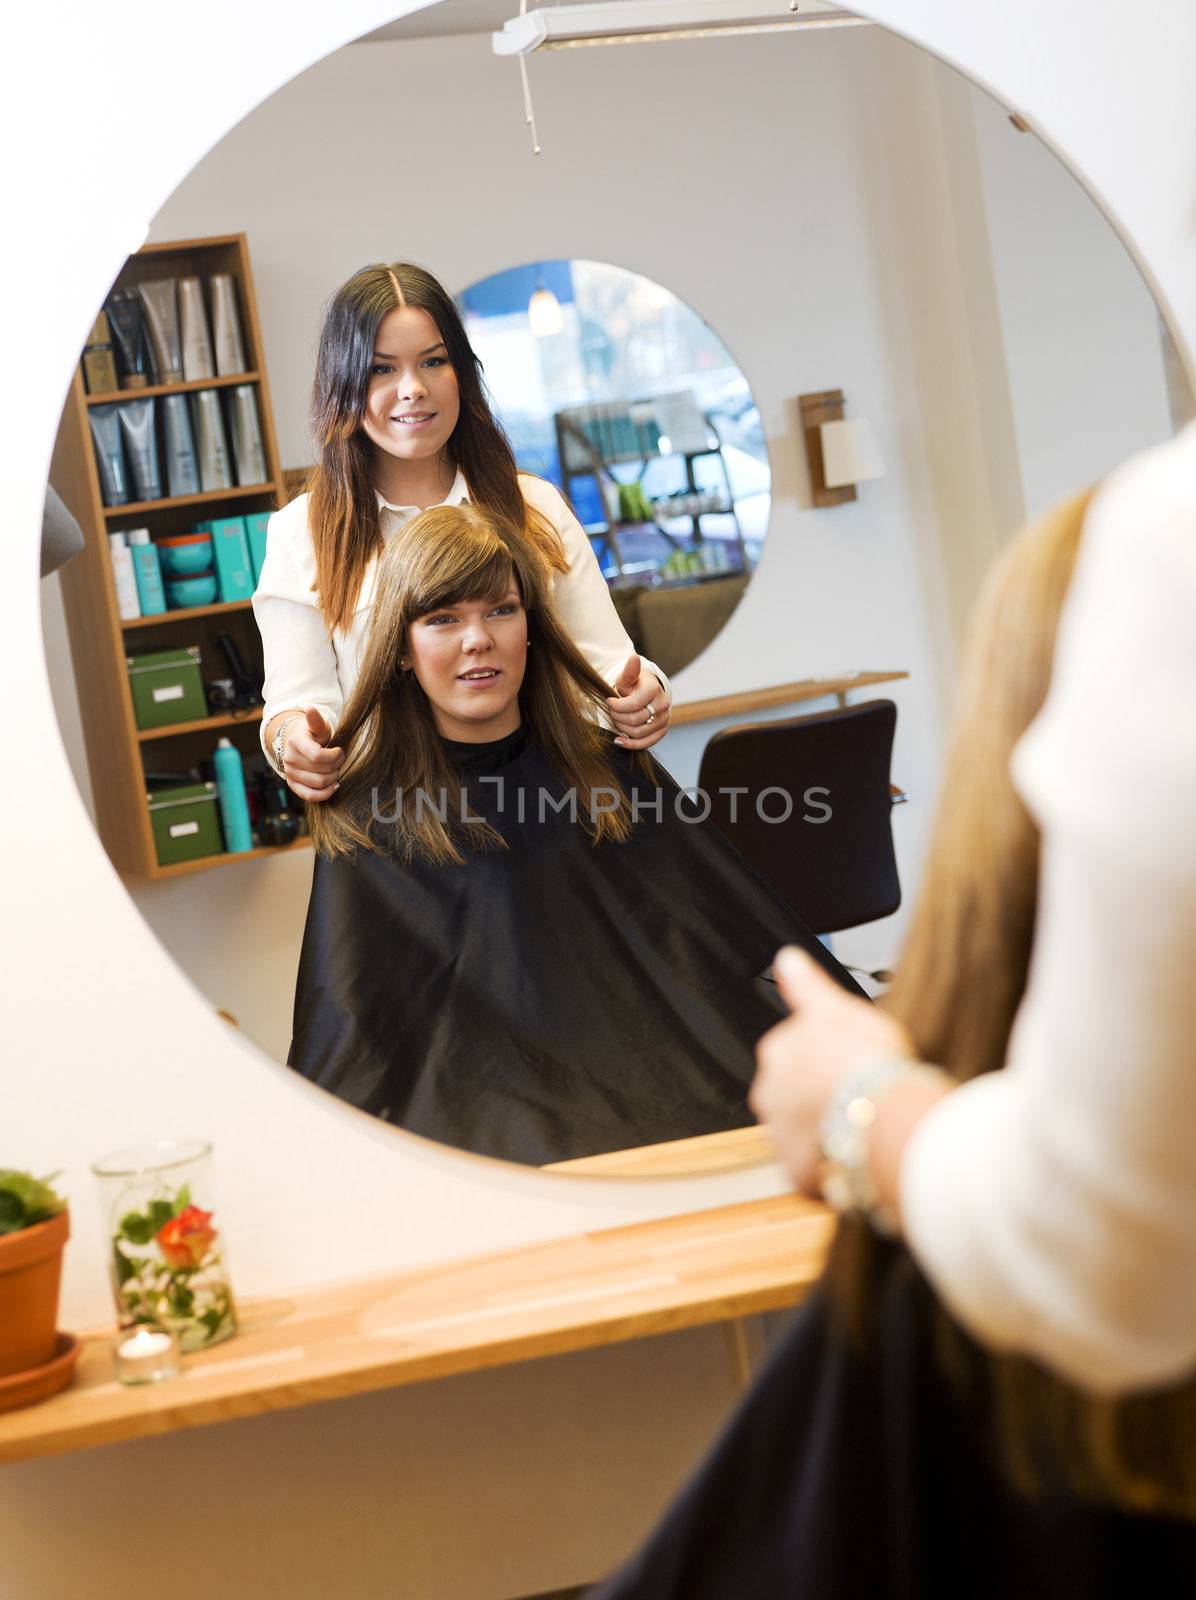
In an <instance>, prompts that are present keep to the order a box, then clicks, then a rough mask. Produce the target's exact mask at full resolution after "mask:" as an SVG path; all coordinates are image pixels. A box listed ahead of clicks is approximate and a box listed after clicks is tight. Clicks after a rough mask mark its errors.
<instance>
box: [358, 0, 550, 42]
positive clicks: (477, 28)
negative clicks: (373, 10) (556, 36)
mask: <svg viewBox="0 0 1196 1600" xmlns="http://www.w3.org/2000/svg"><path fill="white" fill-rule="evenodd" d="M529 9H530V5H529ZM518 15H519V0H441V3H440V4H439V5H433V6H428V7H427V8H426V9H425V10H423V11H416V12H414V13H413V14H412V15H411V16H409V17H401V18H400V19H399V21H398V22H388V23H387V24H386V26H385V27H384V28H376V29H375V30H374V32H373V33H367V34H365V35H364V36H363V37H362V38H360V39H359V40H358V41H357V43H358V44H381V43H383V42H384V41H385V40H387V39H431V38H435V37H436V36H437V35H438V34H445V33H497V32H498V31H499V30H500V29H501V28H502V25H503V23H504V22H505V21H506V20H507V18H508V17H517V16H518Z"/></svg>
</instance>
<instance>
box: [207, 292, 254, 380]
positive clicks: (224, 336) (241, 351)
mask: <svg viewBox="0 0 1196 1600" xmlns="http://www.w3.org/2000/svg"><path fill="white" fill-rule="evenodd" d="M208 281H209V283H210V285H211V293H212V338H213V340H214V341H215V345H216V371H217V373H218V374H219V375H220V377H222V378H224V377H228V376H230V375H231V374H232V373H234V372H244V371H245V346H244V343H243V342H242V339H241V318H240V315H239V313H238V311H237V286H236V283H235V282H234V281H233V277H232V274H231V273H228V272H214V273H213V274H212V276H211V278H210V279H209V280H208Z"/></svg>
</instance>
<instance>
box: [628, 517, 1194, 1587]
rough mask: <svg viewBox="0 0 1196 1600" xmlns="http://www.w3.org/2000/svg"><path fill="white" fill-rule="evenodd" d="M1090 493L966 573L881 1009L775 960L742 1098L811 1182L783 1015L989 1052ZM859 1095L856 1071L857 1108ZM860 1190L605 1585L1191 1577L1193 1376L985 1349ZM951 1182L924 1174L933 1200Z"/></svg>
mask: <svg viewBox="0 0 1196 1600" xmlns="http://www.w3.org/2000/svg"><path fill="white" fill-rule="evenodd" d="M1088 503H1089V496H1088V495H1081V496H1079V497H1077V498H1075V499H1073V500H1071V501H1069V502H1067V503H1066V504H1065V505H1062V506H1061V507H1059V508H1058V509H1057V510H1056V511H1054V512H1053V513H1051V514H1050V515H1048V516H1047V517H1045V518H1044V519H1042V520H1041V521H1040V522H1039V523H1038V524H1037V525H1036V526H1034V527H1033V528H1032V529H1030V530H1029V531H1028V532H1027V533H1026V534H1024V535H1023V536H1022V537H1021V538H1020V539H1019V540H1018V541H1016V542H1015V544H1014V545H1013V546H1012V547H1011V548H1010V550H1009V551H1008V552H1007V554H1006V556H1005V558H1004V559H1003V560H1002V561H1001V563H1000V564H999V566H998V568H997V570H996V571H995V573H994V574H993V576H992V579H991V581H990V583H989V585H988V588H987V590H986V593H985V596H984V599H983V601H982V604H981V607H980V610H979V612H978V615H977V618H976V622H975V625H974V629H973V634H972V638H971V644H970V648H969V652H968V655H967V660H966V663H965V668H964V672H963V675H962V680H961V684H960V691H959V703H958V712H957V716H956V726H955V730H954V737H953V740H952V743H951V746H950V750H949V754H948V757H947V761H946V765H945V771H944V778H943V786H942V800H941V804H940V810H939V816H938V818H937V822H936V827H935V832H934V835H933V842H932V846H931V849H930V852H929V855H928V859H927V864H926V868H925V873H924V877H923V881H922V886H921V890H920V893H919V896H918V901H917V905H916V908H915V911H914V915H913V918H912V922H911V926H910V931H909V935H908V938H907V942H906V946H905V949H904V951H903V953H902V957H901V960H900V963H899V965H898V969H897V975H896V979H895V982H894V984H893V987H892V989H891V990H890V992H889V994H888V996H887V997H886V1000H885V1002H884V1008H883V1009H884V1013H885V1014H884V1015H882V1014H881V1011H880V1008H871V1011H870V1012H868V1013H865V1012H864V1011H863V1010H862V1009H861V1008H858V1007H856V1006H855V1005H854V1004H853V1003H850V1002H846V1003H844V1002H840V1001H839V1000H837V999H835V998H833V997H832V996H830V995H829V994H824V993H823V991H822V988H821V986H820V985H819V984H818V983H817V981H816V979H815V978H813V977H811V976H810V975H808V974H803V973H801V972H800V970H799V971H798V972H797V974H796V981H792V980H785V981H787V982H790V983H791V987H790V990H789V993H790V998H791V1000H795V1001H796V1006H797V1009H796V1011H795V1015H794V1017H793V1018H792V1019H791V1020H790V1021H787V1022H786V1023H784V1024H782V1025H780V1026H779V1027H778V1028H777V1029H776V1030H774V1031H773V1034H772V1035H771V1036H769V1038H766V1040H765V1041H764V1042H763V1044H762V1046H761V1051H760V1054H761V1061H762V1070H761V1080H760V1081H758V1083H757V1085H756V1087H755V1089H754V1091H753V1104H754V1105H755V1106H756V1107H757V1109H758V1110H760V1111H761V1112H762V1114H764V1115H766V1116H769V1117H771V1118H772V1119H773V1125H774V1128H777V1129H779V1140H778V1142H779V1144H780V1148H781V1151H782V1154H783V1155H784V1156H785V1158H786V1159H787V1161H788V1162H789V1165H790V1170H791V1171H792V1172H793V1173H794V1175H795V1176H796V1177H797V1178H798V1180H799V1182H803V1184H804V1185H812V1183H813V1182H814V1181H815V1180H814V1178H813V1177H812V1176H809V1175H808V1174H810V1173H812V1171H813V1158H811V1157H810V1156H808V1155H807V1153H806V1147H807V1142H809V1141H810V1139H811V1136H810V1135H809V1134H807V1133H806V1132H805V1129H806V1128H807V1127H809V1126H810V1122H811V1115H812V1112H811V1109H810V1108H811V1107H817V1113H816V1114H817V1115H818V1116H821V1117H822V1118H823V1119H824V1120H823V1123H822V1127H823V1130H824V1138H825V1137H826V1135H825V1130H826V1128H827V1126H828V1123H827V1121H826V1120H825V1119H826V1118H827V1116H828V1113H827V1112H826V1111H825V1110H824V1109H823V1107H824V1105H825V1096H824V1091H823V1089H822V1087H821V1080H820V1079H819V1077H818V1074H817V1071H816V1070H815V1071H812V1072H811V1073H810V1074H809V1075H808V1077H807V1078H805V1079H803V1077H802V1074H801V1068H800V1064H797V1065H795V1064H794V1063H793V1062H792V1061H791V1060H790V1059H789V1056H788V1043H789V1035H788V1033H787V1030H794V1031H796V1030H797V1029H798V1028H804V1029H807V1030H811V1032H812V1031H813V1030H819V1037H821V1038H826V1037H829V1038H832V1041H833V1042H832V1044H831V1045H827V1046H826V1047H825V1048H826V1049H827V1050H828V1053H829V1052H830V1051H831V1050H832V1049H835V1048H840V1047H842V1048H848V1046H847V1045H844V1044H843V1039H842V1038H841V1037H840V1031H841V1034H842V1036H843V1037H844V1038H846V1039H847V1040H849V1041H850V1046H849V1047H850V1048H851V1049H852V1050H853V1051H854V1052H855V1054H856V1055H857V1057H862V1058H864V1064H863V1066H862V1067H860V1068H857V1069H855V1070H857V1071H860V1072H862V1073H864V1074H867V1073H869V1072H873V1071H875V1070H876V1069H877V1068H881V1069H884V1068H887V1065H888V1061H887V1060H886V1059H885V1058H891V1059H892V1060H893V1062H894V1063H895V1064H896V1065H900V1063H901V1062H902V1061H905V1062H906V1063H907V1064H909V1063H913V1062H934V1063H936V1068H935V1069H934V1071H935V1072H936V1073H937V1074H938V1078H939V1079H940V1080H941V1081H938V1082H935V1081H934V1080H933V1079H929V1081H928V1083H927V1084H926V1085H925V1092H926V1093H927V1094H929V1096H930V1100H931V1102H932V1103H933V1101H934V1100H936V1099H938V1098H941V1097H943V1096H944V1095H945V1094H946V1093H948V1092H949V1090H950V1087H951V1085H952V1084H953V1083H959V1082H964V1081H966V1080H969V1079H973V1078H976V1077H979V1076H982V1075H984V1074H987V1073H991V1072H994V1071H995V1070H997V1069H999V1068H1001V1067H1002V1066H1003V1064H1004V1062H1005V1059H1006V1054H1007V1050H1008V1047H1009V1044H1010V1039H1011V1033H1012V1030H1013V1024H1014V1018H1015V1015H1016V1013H1017V1011H1018V1008H1019V1006H1020V1004H1021V1002H1022V999H1023V996H1024V994H1025V991H1026V986H1027V981H1028V973H1029V970H1030V961H1031V952H1032V948H1033V943H1034V935H1035V925H1036V920H1037V917H1038V908H1039V855H1040V838H1039V833H1038V829H1037V827H1036V825H1035V823H1034V821H1033V819H1032V817H1031V816H1030V814H1029V812H1028V810H1027V808H1026V806H1025V805H1024V803H1023V802H1022V800H1021V798H1020V796H1019V794H1018V792H1017V790H1016V788H1015V787H1014V783H1013V780H1012V778H1011V776H1010V764H1011V759H1012V757H1013V753H1014V749H1015V747H1016V746H1017V744H1018V742H1019V740H1020V739H1021V738H1022V736H1023V734H1024V733H1025V732H1026V730H1027V728H1028V727H1029V726H1030V725H1031V723H1032V722H1033V721H1034V720H1035V718H1036V717H1037V716H1038V714H1039V712H1040V711H1041V709H1042V706H1043V703H1044V700H1045V699H1046V696H1047V691H1048V687H1049V685H1050V680H1051V670H1052V661H1053V657H1054V653H1055V645H1056V630H1057V627H1058V623H1059V618H1060V612H1061V609H1062V607H1063V603H1064V600H1065V597H1066V596H1067V594H1068V590H1069V587H1070V584H1071V580H1072V575H1073V568H1074V565H1075V562H1076V558H1077V554H1078V552H1079V549H1080V546H1081V536H1082V530H1083V526H1084V517H1085V513H1086V511H1087V508H1088ZM790 965H791V964H790ZM1073 1003H1074V1004H1075V1005H1076V1006H1086V1005H1090V1004H1092V1003H1094V1002H1093V997H1091V996H1088V995H1084V994H1076V995H1075V996H1074V997H1073ZM837 1030H839V1031H837ZM771 1052H776V1054H772V1053H771ZM778 1057H779V1059H778ZM869 1058H871V1059H869ZM914 1070H917V1071H921V1072H925V1073H929V1069H914ZM778 1077H779V1080H780V1081H779V1082H778ZM849 1081H853V1082H855V1081H859V1080H849ZM911 1083H912V1084H913V1085H914V1087H915V1093H916V1095H917V1094H921V1093H922V1092H923V1085H921V1084H919V1083H918V1081H917V1079H916V1078H914V1079H911ZM847 1093H851V1094H853V1095H855V1094H857V1090H856V1089H854V1088H853V1089H851V1090H849V1091H847ZM867 1094H868V1089H867V1087H866V1086H863V1087H860V1088H859V1089H858V1097H859V1098H857V1099H856V1102H855V1107H856V1112H857V1114H858V1107H859V1104H860V1103H861V1100H863V1099H866V1097H867ZM831 1116H832V1118H833V1113H832V1114H831ZM785 1119H787V1120H785ZM835 1125H836V1124H834V1123H833V1120H832V1123H831V1126H835ZM815 1126H817V1124H816V1123H815ZM832 1148H833V1147H832V1146H830V1145H824V1146H823V1151H822V1155H823V1157H827V1154H828V1150H831V1149H832ZM807 1163H808V1165H807ZM876 1198H877V1192H876V1191H875V1190H873V1191H872V1194H871V1195H870V1196H869V1199H870V1201H871V1202H872V1204H871V1206H870V1208H869V1209H864V1208H861V1209H860V1210H857V1211H855V1212H852V1211H848V1212H847V1213H846V1214H845V1215H844V1216H843V1217H842V1218H841V1220H840V1225H839V1229H838V1233H837V1236H836V1239H835V1243H834V1246H833V1248H832V1251H831V1256H830V1260H829V1262H828V1267H827V1271H826V1274H825V1276H824V1279H823V1282H822V1283H821V1285H820V1287H819V1290H818V1291H817V1293H816V1294H815V1295H814V1296H813V1297H812V1298H811V1299H810V1300H809V1301H807V1303H806V1304H805V1306H804V1307H803V1308H802V1311H801V1312H800V1314H799V1317H798V1319H797V1321H796V1322H795V1324H794V1325H793V1327H792V1329H791V1330H790V1333H789V1335H788V1336H787V1338H786V1339H785V1340H784V1342H783V1343H782V1345H781V1346H780V1348H779V1349H778V1350H777V1351H776V1352H775V1354H774V1357H773V1359H772V1361H771V1363H770V1365H769V1366H768V1368H767V1369H766V1370H765V1371H764V1373H762V1374H761V1377H760V1379H759V1380H758V1381H757V1383H756V1385H755V1386H754V1388H753V1390H752V1391H751V1393H750V1394H749V1397H748V1399H747V1400H746V1402H745V1403H744V1405H743V1407H742V1408H741V1410H740V1412H739V1413H738V1415H737V1416H736V1418H735V1419H734V1420H733V1422H732V1424H731V1426H730V1428H729V1430H728V1432H727V1434H726V1435H725V1436H724V1438H723V1440H722V1441H721V1443H720V1445H719V1446H718V1448H717V1449H716V1451H715V1453H714V1455H713V1456H712V1458H711V1460H710V1461H709V1462H708V1463H707V1465H706V1466H705V1467H704V1468H703V1469H702V1471H701V1473H700V1474H699V1475H698V1477H697V1478H696V1479H695V1480H694V1482H693V1483H692V1484H691V1485H690V1486H689V1488H688V1489H687V1490H686V1491H685V1492H684V1494H683V1495H682V1497H681V1498H680V1500H679V1501H678V1502H677V1504H676V1505H675V1506H674V1507H673V1509H672V1510H671V1512H670V1513H669V1515H668V1516H667V1518H666V1519H665V1521H664V1523H663V1524H662V1525H661V1527H660V1528H659V1529H658V1530H657V1532H656V1534H655V1535H654V1536H653V1538H652V1539H651V1540H650V1541H649V1543H648V1545H647V1546H646V1547H645V1549H644V1550H643V1551H641V1553H640V1554H639V1556H638V1557H637V1558H636V1559H635V1560H634V1561H633V1562H632V1563H631V1565H630V1566H629V1567H628V1568H627V1569H626V1570H625V1571H624V1572H623V1573H621V1574H620V1575H619V1576H618V1577H617V1578H616V1579H614V1580H612V1581H611V1582H610V1583H609V1584H608V1585H607V1586H605V1587H604V1588H603V1589H602V1590H601V1600H630V1597H632V1596H634V1597H635V1600H716V1597H719V1600H721V1597H722V1596H731V1595H738V1594H743V1595H751V1596H752V1597H753V1600H782V1597H788V1596H792V1595H802V1596H810V1597H822V1596H832V1595H833V1596H835V1597H836V1600H840V1597H842V1600H856V1597H859V1600H864V1597H867V1600H874V1597H877V1596H882V1595H883V1596H886V1597H888V1596H903V1597H904V1596H909V1597H911V1600H914V1597H918V1600H921V1597H923V1596H931V1595H938V1594H960V1595H967V1596H968V1597H969V1600H974V1597H980V1600H986V1597H992V1600H997V1597H1005V1596H1017V1597H1018V1600H1033V1597H1039V1596H1041V1597H1042V1600H1048V1597H1052V1600H1054V1597H1057V1596H1059V1595H1073V1594H1074V1595H1079V1594H1083V1595H1084V1596H1085V1597H1093V1596H1106V1595H1107V1596H1109V1597H1110V1600H1112V1597H1113V1596H1120V1595H1124V1594H1128V1593H1133V1592H1136V1590H1137V1589H1138V1587H1140V1585H1141V1582H1142V1581H1143V1579H1144V1574H1145V1571H1146V1570H1147V1568H1148V1567H1153V1568H1154V1570H1156V1571H1166V1572H1167V1573H1168V1579H1169V1586H1170V1587H1173V1588H1177V1589H1178V1590H1179V1591H1181V1592H1188V1590H1189V1589H1191V1588H1192V1587H1193V1584H1196V1521H1191V1520H1188V1519H1196V1444H1194V1443H1193V1441H1194V1440H1196V1384H1193V1383H1184V1384H1181V1385H1180V1386H1179V1387H1177V1388H1171V1389H1168V1390H1165V1391H1163V1392H1161V1393H1154V1394H1151V1395H1145V1396H1140V1397H1139V1396H1131V1397H1124V1398H1117V1397H1111V1396H1110V1397H1102V1396H1100V1395H1097V1394H1094V1393H1092V1392H1091V1391H1089V1390H1087V1389H1085V1388H1082V1387H1081V1386H1079V1385H1077V1384H1075V1383H1072V1382H1069V1381H1067V1380H1066V1379H1064V1378H1063V1377H1061V1376H1058V1375H1055V1374H1052V1373H1051V1372H1049V1371H1048V1370H1047V1369H1046V1368H1045V1367H1044V1366H1041V1365H1039V1364H1037V1363H1036V1362H1033V1361H1031V1360H1029V1359H1025V1358H1022V1357H1018V1356H1015V1355H1012V1354H999V1353H995V1352H993V1351H991V1350H989V1349H986V1348H984V1347H983V1346H982V1345H981V1344H979V1343H978V1342H977V1341H976V1340H975V1339H974V1338H972V1337H971V1336H970V1335H969V1334H968V1333H966V1332H965V1331H964V1330H963V1328H962V1327H961V1325H960V1324H959V1323H958V1322H957V1321H956V1320H955V1319H954V1318H953V1317H952V1316H951V1315H950V1314H949V1313H948V1311H947V1310H946V1309H945V1308H944V1305H943V1303H942V1302H941V1301H940V1300H939V1299H938V1298H937V1297H936V1296H935V1295H934V1293H933V1292H932V1290H931V1288H930V1287H929V1285H928V1283H927V1281H926V1280H925V1278H924V1277H923V1276H922V1275H921V1273H920V1272H919V1270H918V1268H917V1267H916V1265H915V1263H914V1260H913V1259H912V1258H911V1256H910V1255H909V1253H908V1252H907V1250H906V1249H905V1247H904V1246H903V1245H901V1244H900V1243H899V1242H898V1241H897V1240H896V1239H895V1238H893V1237H886V1235H887V1234H888V1235H891V1234H892V1233H894V1232H895V1221H896V1219H895V1218H894V1216H893V1215H892V1214H889V1213H886V1212H884V1211H882V1210H881V1209H880V1208H879V1207H878V1206H877V1205H876V1203H875V1202H876ZM1011 1199H1012V1197H1011ZM951 1203H952V1197H951V1194H950V1192H949V1191H943V1192H942V1193H941V1195H940V1204H941V1206H942V1207H943V1208H944V1210H943V1214H944V1219H946V1218H947V1216H948V1215H949V1211H950V1207H951ZM1045 1221H1046V1219H1045V1218H1044V1225H1045Z"/></svg>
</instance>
